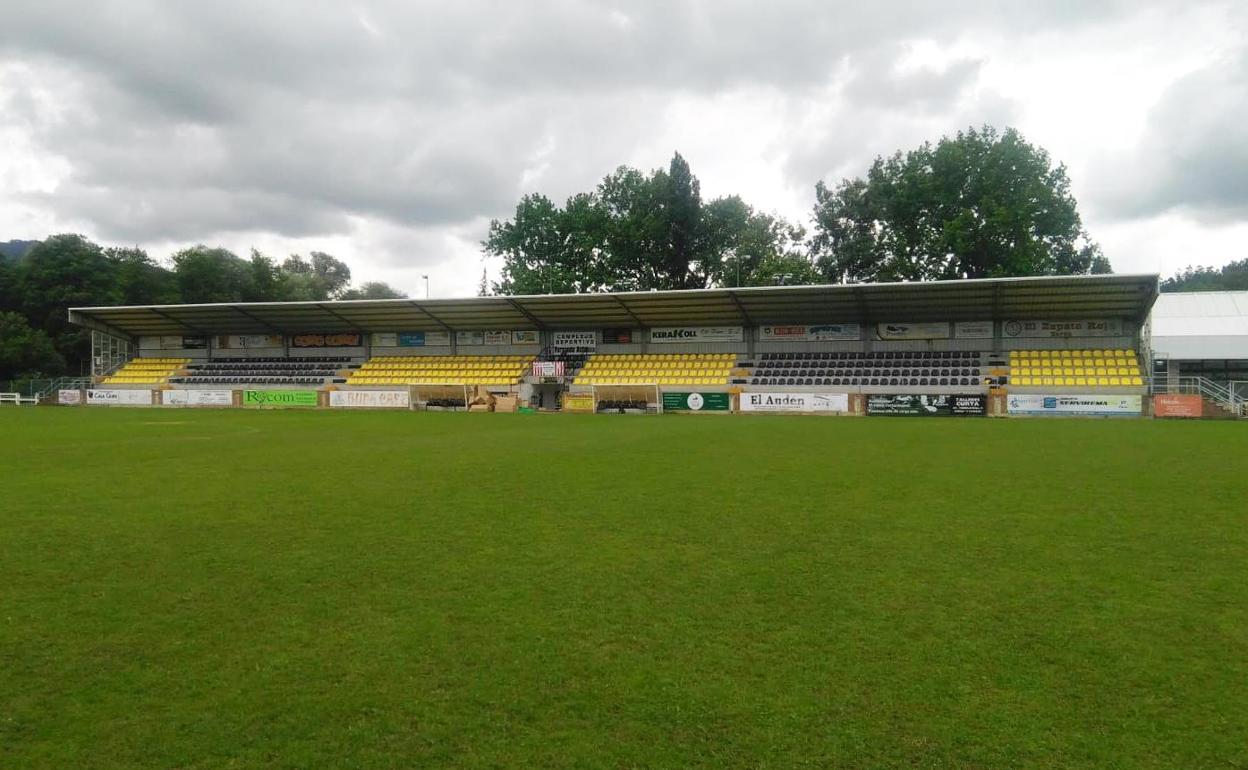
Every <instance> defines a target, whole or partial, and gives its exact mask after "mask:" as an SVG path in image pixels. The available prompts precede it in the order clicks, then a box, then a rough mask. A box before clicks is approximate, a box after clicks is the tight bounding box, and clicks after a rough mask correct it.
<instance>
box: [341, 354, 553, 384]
mask: <svg viewBox="0 0 1248 770" xmlns="http://www.w3.org/2000/svg"><path fill="white" fill-rule="evenodd" d="M533 359H534V356H531V355H527V356H526V355H519V356H376V357H374V358H370V359H369V360H368V361H366V362H365V363H364V365H363V366H361V367H360V368H359V369H357V370H356V371H354V372H352V373H351V375H350V376H349V377H348V378H347V384H348V385H487V386H489V385H492V386H504V385H506V386H510V385H517V384H519V382H520V378H521V377H523V376H524V373H525V371H527V370H528V368H529V364H531V363H533Z"/></svg>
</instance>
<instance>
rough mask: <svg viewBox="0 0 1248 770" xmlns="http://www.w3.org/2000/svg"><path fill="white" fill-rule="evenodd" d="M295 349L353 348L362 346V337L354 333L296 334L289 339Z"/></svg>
mask: <svg viewBox="0 0 1248 770" xmlns="http://www.w3.org/2000/svg"><path fill="white" fill-rule="evenodd" d="M290 344H291V346H292V347H296V348H354V347H359V346H360V345H363V344H364V335H362V334H358V333H355V332H348V333H344V334H296V335H295V336H293V337H291V338H290Z"/></svg>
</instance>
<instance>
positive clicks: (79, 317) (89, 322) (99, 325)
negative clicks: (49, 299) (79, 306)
mask: <svg viewBox="0 0 1248 770" xmlns="http://www.w3.org/2000/svg"><path fill="white" fill-rule="evenodd" d="M69 322H70V323H71V324H77V325H78V326H85V327H86V328H88V329H94V330H95V331H97V332H103V333H105V334H110V335H112V336H114V337H117V338H118V339H123V340H125V341H126V342H129V343H130V344H131V345H135V344H137V343H136V340H135V339H134V337H133V336H131V335H130V334H129V333H128V332H123V331H122V330H121V329H118V328H117V327H116V326H111V325H109V324H106V323H104V322H103V321H100V320H97V319H95V318H92V317H91V316H85V315H83V314H82V313H79V312H78V311H76V310H71V311H69Z"/></svg>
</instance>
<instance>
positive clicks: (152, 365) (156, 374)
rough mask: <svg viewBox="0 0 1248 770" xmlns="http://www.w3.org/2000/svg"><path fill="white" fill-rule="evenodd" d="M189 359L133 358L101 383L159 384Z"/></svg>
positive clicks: (165, 380)
mask: <svg viewBox="0 0 1248 770" xmlns="http://www.w3.org/2000/svg"><path fill="white" fill-rule="evenodd" d="M189 361H190V359H189V358H135V359H132V360H130V361H128V362H127V363H126V365H125V366H123V367H121V368H120V369H118V370H117V371H115V372H113V374H112V375H110V376H108V377H105V378H104V383H103V384H105V385H160V384H162V383H164V382H167V381H168V380H169V378H170V376H172V375H173V373H174V372H177V371H178V370H180V369H182V368H183V367H184V366H186V364H187V363H188V362H189Z"/></svg>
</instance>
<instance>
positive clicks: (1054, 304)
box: [69, 275, 1157, 336]
mask: <svg viewBox="0 0 1248 770" xmlns="http://www.w3.org/2000/svg"><path fill="white" fill-rule="evenodd" d="M1156 298H1157V276H1156V275H1082V276H1056V277H1047V276H1046V277H1036V278H984V279H974V280H955V281H938V282H923V283H919V282H914V283H876V284H834V285H825V286H764V287H747V288H731V289H691V290H683V291H647V292H621V293H612V294H605V293H603V294H542V295H532V296H514V297H502V296H499V297H470V298H466V299H421V300H418V299H384V300H350V301H341V302H225V303H216V304H210V305H141V306H130V307H80V308H71V309H70V311H69V319H70V321H72V322H73V323H76V324H80V325H82V326H87V327H91V328H95V329H98V330H100V331H105V332H109V333H111V334H118V335H122V336H139V335H160V334H170V335H172V334H297V333H301V332H344V331H360V332H372V331H433V330H439V329H444V330H458V329H464V330H477V329H533V328H537V329H577V328H581V329H584V328H603V327H607V328H609V327H642V328H648V327H656V326H681V325H706V326H722V325H747V326H751V325H757V324H786V323H787V324H800V323H825V322H854V321H857V322H860V323H875V322H888V321H937V320H941V321H945V320H948V321H959V320H965V321H970V320H984V319H996V318H1018V319H1024V320H1025V319H1029V318H1035V319H1039V318H1054V319H1065V318H1070V319H1074V318H1102V317H1110V318H1130V319H1135V320H1137V321H1141V322H1142V321H1143V320H1144V318H1145V317H1146V316H1147V315H1148V311H1149V309H1150V308H1151V307H1152V304H1153V301H1154V300H1155V299H1156Z"/></svg>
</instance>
